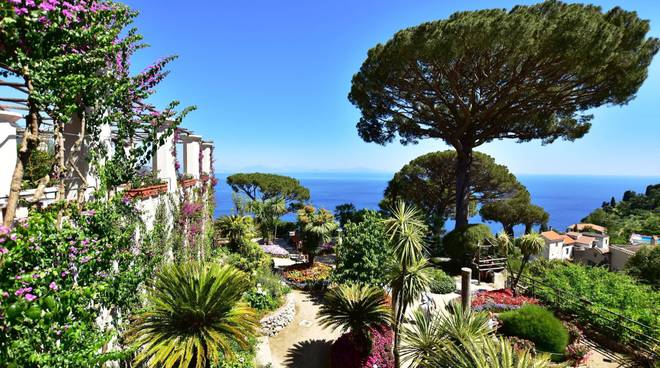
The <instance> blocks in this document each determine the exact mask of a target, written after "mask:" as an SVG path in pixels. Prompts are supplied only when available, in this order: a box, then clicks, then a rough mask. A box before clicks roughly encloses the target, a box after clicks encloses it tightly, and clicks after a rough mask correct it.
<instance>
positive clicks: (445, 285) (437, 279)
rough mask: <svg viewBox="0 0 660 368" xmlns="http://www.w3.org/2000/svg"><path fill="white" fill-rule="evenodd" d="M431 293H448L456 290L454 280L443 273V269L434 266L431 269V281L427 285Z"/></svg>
mask: <svg viewBox="0 0 660 368" xmlns="http://www.w3.org/2000/svg"><path fill="white" fill-rule="evenodd" d="M429 288H430V289H431V292H432V293H436V294H449V293H453V292H454V291H456V280H454V278H453V277H451V276H449V275H447V274H446V273H444V271H442V270H440V269H437V268H434V269H432V270H431V283H430V285H429Z"/></svg>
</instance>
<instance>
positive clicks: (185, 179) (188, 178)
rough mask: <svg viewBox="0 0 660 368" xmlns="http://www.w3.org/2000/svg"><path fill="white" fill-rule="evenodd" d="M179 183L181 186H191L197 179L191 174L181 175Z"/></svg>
mask: <svg viewBox="0 0 660 368" xmlns="http://www.w3.org/2000/svg"><path fill="white" fill-rule="evenodd" d="M179 184H180V185H181V188H190V187H192V186H194V185H195V184H197V179H195V178H194V177H193V176H192V175H190V174H185V175H181V176H180V177H179Z"/></svg>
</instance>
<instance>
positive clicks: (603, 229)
mask: <svg viewBox="0 0 660 368" xmlns="http://www.w3.org/2000/svg"><path fill="white" fill-rule="evenodd" d="M576 227H577V231H583V230H584V229H587V228H589V229H591V230H593V231H596V232H599V233H603V234H604V233H606V232H607V228H606V227H604V226H600V225H596V224H588V223H581V224H572V225H570V226H569V227H568V229H567V230H568V231H575V230H576Z"/></svg>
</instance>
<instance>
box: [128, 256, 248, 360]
mask: <svg viewBox="0 0 660 368" xmlns="http://www.w3.org/2000/svg"><path fill="white" fill-rule="evenodd" d="M249 287H250V283H249V281H248V279H247V277H246V276H245V275H244V274H242V273H241V272H240V271H238V270H236V269H234V268H233V267H230V266H221V265H218V264H203V263H185V264H180V265H169V266H167V267H165V268H164V269H163V270H162V271H161V272H160V273H159V274H158V275H157V277H156V280H155V282H154V284H153V290H152V291H151V293H150V294H149V296H148V302H149V305H148V308H147V309H146V311H145V312H143V313H141V314H139V315H138V316H137V317H136V318H135V320H134V323H133V324H132V325H131V327H130V329H129V331H128V333H127V337H128V340H129V342H131V344H132V345H133V346H134V347H136V348H137V349H138V353H137V355H136V358H135V364H136V365H139V364H143V363H144V364H146V365H147V366H148V367H178V368H183V367H186V368H191V367H195V368H205V367H207V366H208V364H209V362H216V363H217V361H218V360H219V358H220V356H224V357H231V356H232V355H233V351H232V348H231V346H232V342H233V343H236V344H238V345H239V346H243V347H247V346H248V344H249V339H250V338H251V337H253V336H254V335H255V330H256V328H257V326H258V321H257V318H256V314H255V312H254V311H253V310H252V309H251V308H249V307H248V306H247V305H246V304H244V303H242V302H241V301H240V299H241V296H242V294H243V292H244V291H245V290H247V289H249Z"/></svg>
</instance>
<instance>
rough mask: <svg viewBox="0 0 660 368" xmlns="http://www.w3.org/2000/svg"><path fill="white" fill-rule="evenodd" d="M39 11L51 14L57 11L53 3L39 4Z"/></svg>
mask: <svg viewBox="0 0 660 368" xmlns="http://www.w3.org/2000/svg"><path fill="white" fill-rule="evenodd" d="M39 9H41V10H43V11H47V12H49V11H53V10H55V6H54V5H53V4H51V3H47V2H43V3H41V4H39Z"/></svg>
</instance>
